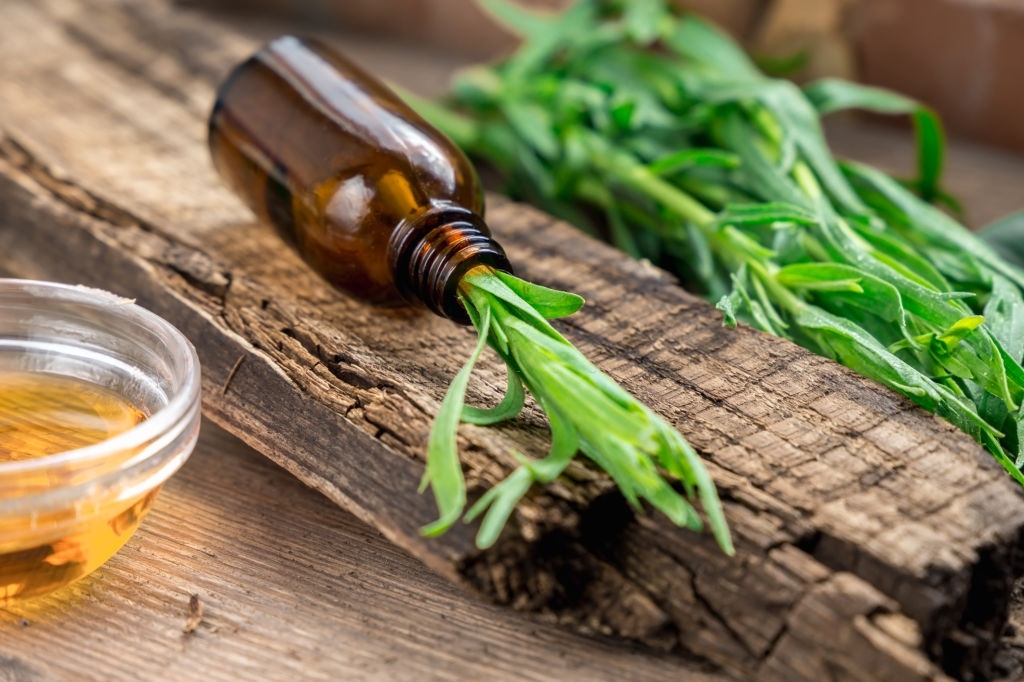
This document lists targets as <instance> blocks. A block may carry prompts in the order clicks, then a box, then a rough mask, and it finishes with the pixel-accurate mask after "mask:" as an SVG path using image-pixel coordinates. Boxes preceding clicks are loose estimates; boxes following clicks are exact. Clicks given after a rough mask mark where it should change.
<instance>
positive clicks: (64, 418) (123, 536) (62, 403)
mask: <svg viewBox="0 0 1024 682" xmlns="http://www.w3.org/2000/svg"><path fill="white" fill-rule="evenodd" d="M143 419H145V415H144V414H143V413H142V411H141V410H139V409H138V408H137V407H136V406H134V405H132V404H131V403H129V402H128V401H126V400H125V399H124V398H122V397H121V396H119V395H118V394H117V393H115V392H113V391H110V390H108V389H106V388H103V387H101V386H97V385H95V384H91V383H89V382H86V381H83V380H80V379H75V378H71V377H64V376H57V375H48V374H33V373H9V372H7V373H4V372H0V466H2V465H3V463H4V462H11V461H15V460H26V459H33V458H37V457H45V456H46V455H52V454H55V453H58V452H64V451H66V450H71V449H75V448H80V447H85V446H87V445H92V444H95V443H99V442H101V441H104V440H107V439H109V438H112V437H113V436H116V435H118V434H119V433H122V432H124V431H127V430H128V429H130V428H132V427H133V426H135V425H136V424H138V423H139V422H141V421H142V420H143ZM156 493H157V490H151V491H150V492H148V493H146V494H145V495H143V496H142V497H140V498H137V499H135V500H128V501H124V500H121V501H120V502H117V503H114V504H108V505H107V506H106V508H101V513H100V514H98V515H95V516H90V517H89V518H87V519H84V520H82V521H81V522H80V523H76V524H74V525H72V526H71V527H70V528H69V529H68V530H69V532H64V533H63V534H62V535H61V536H60V537H57V538H54V539H52V540H49V541H48V542H46V543H44V544H36V543H32V544H30V546H26V547H19V546H15V547H11V546H10V545H7V546H5V548H4V550H3V551H2V552H0V605H4V604H6V603H8V602H10V601H13V600H15V599H23V598H26V597H32V596H37V595H41V594H44V593H47V592H50V591H52V590H54V589H57V588H59V587H62V586H64V585H67V584H68V583H70V582H72V581H74V580H77V579H78V578H81V577H82V576H84V575H86V574H87V573H90V572H91V571H93V570H95V569H96V568H97V567H99V566H100V565H101V564H102V563H103V562H105V561H106V560H107V559H109V558H110V557H111V556H112V555H113V554H114V553H115V552H117V550H118V549H120V548H121V546H122V545H123V544H124V543H125V542H126V541H127V540H128V538H129V537H131V535H132V533H133V532H134V531H135V529H136V528H137V527H138V525H139V522H140V521H141V520H142V517H143V516H144V515H145V514H146V512H147V511H148V510H149V507H150V506H151V504H152V502H153V499H154V498H155V497H156ZM28 531H29V528H27V527H26V532H28Z"/></svg>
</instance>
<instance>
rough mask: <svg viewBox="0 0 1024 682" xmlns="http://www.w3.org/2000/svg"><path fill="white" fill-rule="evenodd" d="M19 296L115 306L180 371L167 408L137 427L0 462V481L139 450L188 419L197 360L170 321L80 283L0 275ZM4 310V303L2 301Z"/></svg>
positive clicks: (1, 287) (1, 286)
mask: <svg viewBox="0 0 1024 682" xmlns="http://www.w3.org/2000/svg"><path fill="white" fill-rule="evenodd" d="M13 292H16V293H22V294H26V295H28V296H34V297H37V298H39V299H40V301H46V300H60V301H61V302H62V303H75V304H81V305H84V306H88V307H92V308H108V307H115V306H116V308H115V309H116V312H117V314H118V315H121V316H123V317H124V318H125V319H132V320H134V321H136V322H138V323H139V324H141V325H142V326H143V327H145V328H146V329H147V330H149V331H152V332H153V333H154V334H156V335H158V336H159V337H160V338H161V339H162V340H164V341H165V342H166V344H167V355H168V356H170V355H173V356H174V357H175V358H177V359H180V360H181V363H180V371H179V372H175V375H174V377H173V378H174V380H175V383H176V384H177V386H176V388H177V390H175V391H174V392H173V393H172V394H171V395H170V396H169V399H168V401H167V404H166V405H164V406H163V407H161V408H160V409H159V410H157V411H156V412H154V413H153V414H151V415H148V416H147V417H146V419H144V420H143V421H141V422H139V424H138V425H136V426H133V427H132V428H130V429H128V430H127V431H124V432H122V433H120V434H118V435H116V436H114V437H112V438H109V439H107V440H104V441H100V442H99V443H94V444H92V445H88V446H85V447H81V448H76V449H73V450H65V451H64V452H58V453H54V454H52V455H46V456H44V457H37V458H33V459H27V460H19V461H13V462H0V477H3V478H7V477H8V476H21V475H30V474H33V473H37V472H41V471H46V470H48V469H52V468H60V467H63V466H65V465H67V464H71V463H74V464H83V463H88V462H91V461H98V460H103V459H105V458H106V457H109V456H110V454H111V453H112V452H124V451H127V450H130V449H134V448H141V447H144V446H146V445H147V444H148V443H151V442H153V441H155V440H157V439H159V438H160V437H161V436H163V435H164V434H167V433H168V432H171V431H174V430H175V429H176V428H178V427H179V425H180V424H181V422H182V421H184V420H187V419H189V417H190V415H191V414H192V413H193V412H194V411H195V409H196V405H197V403H198V402H199V401H200V371H199V358H198V356H197V354H196V351H195V348H194V347H193V346H192V344H191V342H189V340H188V339H187V338H186V337H185V335H184V334H182V333H181V332H180V331H179V330H178V329H177V328H176V327H174V326H173V325H172V324H171V323H170V322H168V321H167V320H165V319H163V318H162V317H160V316H159V315H157V314H156V313H153V312H151V311H149V310H147V309H146V308H143V307H142V306H140V305H138V304H136V303H135V302H134V301H133V300H131V299H127V298H124V297H122V296H118V295H117V294H113V293H110V292H108V291H104V290H102V289H94V288H91V287H86V286H82V285H74V284H63V283H58V282H48V281H42V280H32V279H12V278H3V277H0V296H2V295H3V294H5V293H13ZM0 306H2V302H0Z"/></svg>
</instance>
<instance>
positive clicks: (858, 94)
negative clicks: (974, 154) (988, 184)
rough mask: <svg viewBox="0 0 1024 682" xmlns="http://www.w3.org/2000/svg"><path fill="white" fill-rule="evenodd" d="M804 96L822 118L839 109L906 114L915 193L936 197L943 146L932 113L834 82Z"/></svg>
mask: <svg viewBox="0 0 1024 682" xmlns="http://www.w3.org/2000/svg"><path fill="white" fill-rule="evenodd" d="M804 93H805V94H806V95H807V97H808V99H809V100H810V101H811V102H812V103H813V104H814V106H815V107H816V108H817V110H818V112H819V113H820V114H821V115H822V116H825V115H827V114H830V113H832V112H835V111H841V110H843V109H865V110H867V111H874V112H877V113H883V114H909V115H910V116H911V117H912V119H913V121H914V129H915V131H916V133H917V166H918V179H917V187H918V190H919V191H920V192H921V196H922V197H924V199H925V200H927V201H931V200H933V199H935V198H936V197H937V196H938V195H939V193H940V192H941V189H940V187H939V178H940V177H941V176H942V165H943V160H944V156H945V147H946V142H945V135H944V133H943V131H942V122H941V121H940V120H939V117H938V116H937V115H936V113H935V112H934V111H932V110H931V109H930V108H928V107H926V106H924V105H923V104H921V103H920V102H915V101H914V100H912V99H910V98H909V97H904V96H903V95H900V94H897V93H895V92H891V91H889V90H884V89H882V88H874V87H871V86H868V85H861V84H859V83H852V82H850V81H843V80H839V79H836V78H826V79H822V80H819V81H816V82H814V83H811V84H810V85H808V86H806V87H805V88H804Z"/></svg>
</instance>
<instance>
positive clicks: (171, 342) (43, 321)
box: [0, 279, 200, 606]
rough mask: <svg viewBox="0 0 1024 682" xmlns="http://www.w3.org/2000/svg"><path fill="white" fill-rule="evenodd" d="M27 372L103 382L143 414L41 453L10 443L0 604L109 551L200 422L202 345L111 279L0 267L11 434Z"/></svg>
mask: <svg viewBox="0 0 1024 682" xmlns="http://www.w3.org/2000/svg"><path fill="white" fill-rule="evenodd" d="M26 378H27V380H29V381H34V380H36V379H38V380H40V381H43V382H71V383H70V384H69V385H70V386H73V387H75V386H77V387H82V386H85V387H91V388H89V391H87V392H86V393H87V394H88V395H92V393H91V390H92V388H95V390H96V391H97V392H98V393H100V394H104V395H112V396H114V397H116V398H118V399H119V404H120V403H123V404H125V405H128V406H131V407H132V408H134V410H136V411H137V412H135V414H138V415H139V418H140V419H141V421H138V423H135V421H132V422H130V423H128V424H126V425H125V427H124V429H121V430H120V431H119V432H117V433H116V434H115V435H111V436H110V437H109V438H106V439H103V440H99V441H98V442H94V443H92V444H88V445H84V446H82V447H75V448H73V449H66V450H61V451H56V452H49V451H45V450H43V451H40V452H46V454H42V455H41V456H32V455H31V453H29V454H28V455H25V454H24V453H20V454H21V456H20V457H19V456H18V455H19V451H18V450H17V449H11V448H8V449H7V450H0V606H4V605H5V604H7V603H9V602H12V601H14V600H19V599H25V598H28V597H33V596H38V595H41V594H45V593H47V592H50V591H52V590H55V589H57V588H59V587H62V586H64V585H66V584H68V583H70V582H72V581H74V580H77V579H78V578H81V577H82V576H84V575H86V574H88V573H90V572H91V571H93V570H95V569H96V568H97V567H98V566H100V565H101V564H103V562H105V561H106V560H107V559H109V558H110V557H111V556H112V555H113V554H114V553H115V552H117V550H118V549H120V548H121V546H122V545H123V544H124V543H125V542H126V541H127V540H128V538H129V537H131V535H132V533H134V531H135V529H136V528H137V527H138V525H139V522H140V521H141V520H142V517H143V516H144V515H145V514H146V512H147V511H148V510H149V507H150V505H151V504H152V503H153V500H154V498H155V497H156V495H157V492H158V491H159V490H160V486H161V485H163V483H164V481H166V480H167V479H168V477H170V476H171V475H172V474H173V473H174V472H175V471H177V470H178V468H179V467H181V465H182V464H183V463H184V462H185V460H186V459H188V457H189V455H190V454H191V452H192V449H193V448H194V447H195V443H196V438H197V436H198V434H199V419H200V391H199V361H198V358H197V357H196V353H195V349H193V347H192V345H191V344H190V343H189V342H188V340H187V339H186V338H185V337H184V336H183V335H182V334H181V332H179V331H178V330H177V329H175V328H174V327H172V326H171V325H170V324H169V323H167V322H166V321H165V320H163V319H161V318H160V317H158V316H156V315H154V314H153V313H151V312H149V311H147V310H145V309H143V308H141V307H139V306H137V305H135V304H134V303H133V302H131V301H128V300H126V299H123V298H121V297H119V296H115V295H113V294H110V293H107V292H104V291H99V290H96V289H89V288H85V287H77V286H69V285H65V284H55V283H49V282H37V281H28V280H14V279H0V439H2V438H3V436H4V434H3V429H4V428H5V422H4V418H5V416H4V410H7V411H8V415H7V417H8V419H7V421H8V422H11V420H12V419H13V418H14V417H12V415H15V414H22V413H23V411H24V410H23V408H24V404H22V405H21V406H20V407H19V406H18V402H17V401H18V398H17V396H19V395H22V394H21V393H18V392H17V389H16V388H15V387H16V386H18V385H19V383H18V382H19V381H20V382H22V383H24V381H25V380H26ZM72 393H74V391H71V390H69V391H66V392H65V393H61V392H57V393H56V394H55V395H57V396H61V395H65V394H66V395H67V396H68V399H69V400H70V399H71V398H72V397H73V396H72V395H71V394H72ZM5 394H6V399H4V397H5ZM30 404H31V401H30ZM47 404H49V403H47ZM30 409H34V408H30ZM18 410H22V412H19V411H18ZM57 414H60V412H59V411H57ZM48 418H49V417H48ZM132 424H134V425H132ZM58 425H59V422H58ZM7 428H9V429H10V432H11V433H13V432H14V430H13V429H14V427H11V426H10V424H9V423H8V425H7ZM125 429H126V430H125ZM0 442H2V441H0ZM11 442H17V443H21V442H23V441H11ZM5 453H6V454H5Z"/></svg>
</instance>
